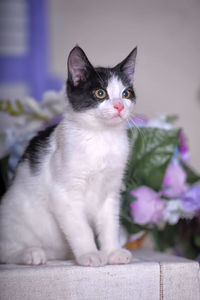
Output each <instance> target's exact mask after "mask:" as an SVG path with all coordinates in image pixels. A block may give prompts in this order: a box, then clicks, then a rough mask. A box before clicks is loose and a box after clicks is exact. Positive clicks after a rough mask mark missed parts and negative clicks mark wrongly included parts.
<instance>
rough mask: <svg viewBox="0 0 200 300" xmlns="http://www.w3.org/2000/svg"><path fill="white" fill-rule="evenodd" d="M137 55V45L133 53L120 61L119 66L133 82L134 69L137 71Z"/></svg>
mask: <svg viewBox="0 0 200 300" xmlns="http://www.w3.org/2000/svg"><path fill="white" fill-rule="evenodd" d="M136 56H137V47H135V48H134V49H133V50H132V51H131V53H129V55H128V56H127V57H126V58H125V59H124V60H123V61H122V62H121V63H120V64H118V65H117V67H118V68H119V69H120V71H121V72H123V73H124V74H125V76H126V77H127V78H128V80H129V81H130V83H133V79H134V71H135V62H136Z"/></svg>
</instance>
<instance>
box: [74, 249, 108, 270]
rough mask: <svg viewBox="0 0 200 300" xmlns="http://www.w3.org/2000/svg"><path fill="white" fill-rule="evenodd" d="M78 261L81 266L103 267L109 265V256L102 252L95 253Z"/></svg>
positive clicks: (77, 259)
mask: <svg viewBox="0 0 200 300" xmlns="http://www.w3.org/2000/svg"><path fill="white" fill-rule="evenodd" d="M76 261H77V263H78V264H79V265H81V266H86V267H102V266H105V265H106V264H107V256H106V254H105V253H103V252H102V251H95V252H90V253H87V254H84V255H81V256H79V257H77V258H76Z"/></svg>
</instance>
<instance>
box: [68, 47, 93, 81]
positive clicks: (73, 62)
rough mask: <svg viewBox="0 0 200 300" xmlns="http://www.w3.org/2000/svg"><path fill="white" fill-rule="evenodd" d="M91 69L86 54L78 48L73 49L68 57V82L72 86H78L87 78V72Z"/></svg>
mask: <svg viewBox="0 0 200 300" xmlns="http://www.w3.org/2000/svg"><path fill="white" fill-rule="evenodd" d="M91 68H92V65H91V64H90V62H89V60H88V58H87V56H86V54H85V53H84V51H83V50H82V49H81V48H80V47H79V46H76V47H74V48H73V49H72V50H71V52H70V54H69V57H68V80H70V81H72V82H73V84H74V86H77V85H79V83H80V82H81V81H85V80H86V79H87V77H88V73H89V70H90V69H91Z"/></svg>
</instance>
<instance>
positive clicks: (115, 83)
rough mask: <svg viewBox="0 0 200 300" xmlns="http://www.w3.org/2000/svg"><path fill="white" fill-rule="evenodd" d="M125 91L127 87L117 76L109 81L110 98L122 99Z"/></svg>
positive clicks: (108, 91)
mask: <svg viewBox="0 0 200 300" xmlns="http://www.w3.org/2000/svg"><path fill="white" fill-rule="evenodd" d="M124 89H125V86H124V85H123V83H122V81H121V80H120V79H119V78H118V77H117V76H112V77H111V78H110V79H109V80H108V86H107V93H108V95H109V98H111V99H112V98H121V95H122V92H123V90H124Z"/></svg>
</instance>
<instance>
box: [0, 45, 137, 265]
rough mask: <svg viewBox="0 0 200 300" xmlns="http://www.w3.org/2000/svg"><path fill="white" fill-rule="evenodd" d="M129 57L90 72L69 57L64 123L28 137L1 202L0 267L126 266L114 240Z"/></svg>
mask: <svg viewBox="0 0 200 300" xmlns="http://www.w3.org/2000/svg"><path fill="white" fill-rule="evenodd" d="M136 53H137V49H136V48H135V49H134V50H133V51H132V52H131V53H130V54H129V55H128V56H127V57H126V58H125V59H124V60H123V61H122V62H121V63H119V64H118V65H117V66H115V67H114V68H94V67H93V66H92V65H91V63H90V62H89V60H88V58H87V57H86V55H85V53H84V52H83V50H82V49H81V48H80V47H78V46H76V47H75V48H73V49H72V51H71V52H70V54H69V57H68V80H67V110H66V112H65V115H64V118H63V120H62V121H61V122H60V123H59V124H58V125H57V126H56V127H52V128H48V129H47V130H46V131H44V132H41V133H39V135H38V136H37V137H35V138H33V140H32V141H31V142H30V144H29V146H28V148H27V150H26V152H25V153H24V156H23V158H22V159H21V161H20V163H19V165H18V167H17V171H16V176H15V178H14V181H13V183H12V185H11V186H10V188H9V189H8V191H7V193H6V194H5V196H4V197H3V199H2V204H1V207H0V261H1V262H3V263H17V264H29V265H30V264H31V265H40V264H44V263H45V262H46V261H47V260H51V259H68V258H72V255H73V257H75V260H76V262H77V263H78V264H80V265H84V266H103V265H105V264H107V263H108V264H126V263H129V262H130V261H131V253H130V252H129V251H128V250H125V249H122V248H121V247H120V245H119V236H118V235H119V209H120V199H119V198H120V187H121V183H122V178H123V174H124V171H125V166H126V162H127V157H128V153H129V143H128V138H127V132H126V124H127V121H128V120H129V119H130V118H131V117H132V115H133V108H134V104H135V93H134V90H133V77H134V76H133V75H134V68H135V60H136ZM95 237H97V240H98V247H97V245H96V242H95Z"/></svg>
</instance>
